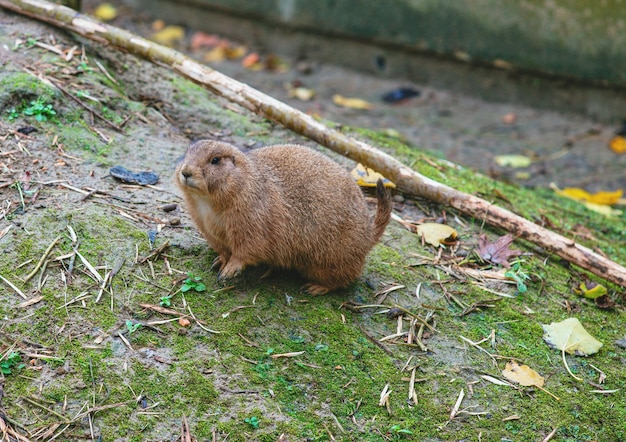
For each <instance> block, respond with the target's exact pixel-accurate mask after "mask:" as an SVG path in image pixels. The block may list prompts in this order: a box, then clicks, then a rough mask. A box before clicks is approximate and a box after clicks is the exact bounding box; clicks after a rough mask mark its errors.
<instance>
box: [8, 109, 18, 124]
mask: <svg viewBox="0 0 626 442" xmlns="http://www.w3.org/2000/svg"><path fill="white" fill-rule="evenodd" d="M6 112H7V114H9V121H13V120H16V119H17V118H18V117H19V116H20V113H19V112H18V111H17V110H16V109H15V108H14V107H13V108H11V109H7V111H6Z"/></svg>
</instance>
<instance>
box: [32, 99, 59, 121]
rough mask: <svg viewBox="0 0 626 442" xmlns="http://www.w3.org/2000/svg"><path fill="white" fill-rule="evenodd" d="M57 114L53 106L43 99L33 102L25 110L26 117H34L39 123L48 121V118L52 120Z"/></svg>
mask: <svg viewBox="0 0 626 442" xmlns="http://www.w3.org/2000/svg"><path fill="white" fill-rule="evenodd" d="M56 114H57V113H56V111H55V110H54V109H53V108H52V105H51V104H48V103H46V102H45V101H44V100H42V99H41V98H37V99H36V100H33V101H31V102H30V106H29V107H27V108H26V109H24V115H29V116H34V117H35V119H36V120H37V121H48V118H52V117H54V116H55V115H56Z"/></svg>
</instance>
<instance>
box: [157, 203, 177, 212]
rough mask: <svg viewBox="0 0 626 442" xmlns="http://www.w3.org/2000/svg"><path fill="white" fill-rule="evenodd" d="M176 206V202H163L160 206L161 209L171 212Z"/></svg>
mask: <svg viewBox="0 0 626 442" xmlns="http://www.w3.org/2000/svg"><path fill="white" fill-rule="evenodd" d="M177 207H178V204H176V203H170V204H164V205H162V206H161V210H163V211H164V212H172V211H174V210H176V208H177Z"/></svg>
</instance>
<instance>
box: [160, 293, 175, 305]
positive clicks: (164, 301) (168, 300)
mask: <svg viewBox="0 0 626 442" xmlns="http://www.w3.org/2000/svg"><path fill="white" fill-rule="evenodd" d="M173 297H174V295H167V296H161V298H159V305H160V306H161V307H170V306H171V305H172V298H173Z"/></svg>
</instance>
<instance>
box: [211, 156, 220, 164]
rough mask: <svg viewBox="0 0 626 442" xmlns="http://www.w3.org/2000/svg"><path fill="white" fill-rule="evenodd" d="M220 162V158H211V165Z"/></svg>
mask: <svg viewBox="0 0 626 442" xmlns="http://www.w3.org/2000/svg"><path fill="white" fill-rule="evenodd" d="M220 160H221V158H220V157H213V158H211V164H219V163H220Z"/></svg>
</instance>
